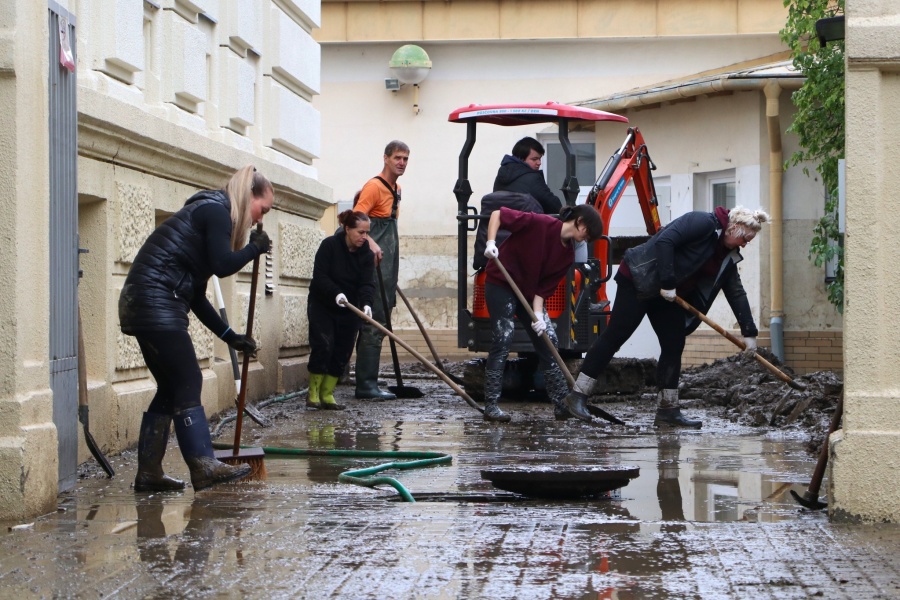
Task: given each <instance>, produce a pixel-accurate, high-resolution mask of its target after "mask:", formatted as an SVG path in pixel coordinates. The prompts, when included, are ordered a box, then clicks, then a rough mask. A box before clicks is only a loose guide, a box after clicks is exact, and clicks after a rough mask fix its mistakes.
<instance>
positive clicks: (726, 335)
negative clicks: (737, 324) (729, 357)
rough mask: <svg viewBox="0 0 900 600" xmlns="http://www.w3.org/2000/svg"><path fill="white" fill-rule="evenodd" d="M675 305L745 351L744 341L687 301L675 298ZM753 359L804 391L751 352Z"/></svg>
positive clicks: (792, 385) (779, 370) (796, 388)
mask: <svg viewBox="0 0 900 600" xmlns="http://www.w3.org/2000/svg"><path fill="white" fill-rule="evenodd" d="M675 303H676V304H678V306H680V307H681V308H683V309H684V310H686V311H688V312H689V313H691V314H692V315H694V316H695V317H697V318H698V319H700V320H701V321H703V322H704V323H706V324H707V325H709V326H710V327H712V328H713V329H715V330H716V331H718V332H719V333H720V334H722V336H723V337H724V338H725V339H727V340H728V341H729V342H731V343H732V344H734V345H735V346H737V347H738V348H740V349H741V350H746V349H747V344H745V343H744V340H742V339H740V338H738V337H736V336H735V335H734V334H732V333H731V332H729V331H725V330H724V329H723V328H722V327H721V326H720V325H719V324H718V323H716V322H715V321H713V320H712V319H710V318H709V317H707V316H706V315H704V314H703V313H702V312H700V311H699V310H697V309H696V308H694V307H693V306H691V305H690V304H689V303H688V302H687V301H685V300H684V299H683V298H681V297H680V296H675ZM753 357H754V358H755V359H756V360H758V361H759V362H760V364H762V365H763V366H764V367H765V368H767V369H768V370H769V371H771V372H772V374H773V375H775V376H776V377H778V379H780V380H782V381H783V382H785V383H787V384H788V385H789V386H791V387H792V388H794V389H795V390H800V391H803V390H805V389H806V386H805V385H803V384H802V383H798V382H796V381H794V380H793V379H791V378H790V377H789V376H788V375H787V374H785V373H784V372H783V371H782V370H781V369H779V368H778V367H776V366H775V365H773V364H772V363H770V362H769V361H767V360H766V359H765V358H763V357H762V356H760V355H759V353H758V352H753Z"/></svg>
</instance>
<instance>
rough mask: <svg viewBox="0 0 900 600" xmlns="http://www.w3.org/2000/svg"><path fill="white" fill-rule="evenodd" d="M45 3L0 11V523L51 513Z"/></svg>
mask: <svg viewBox="0 0 900 600" xmlns="http://www.w3.org/2000/svg"><path fill="white" fill-rule="evenodd" d="M47 23H48V12H47V4H46V2H35V1H34V0H9V1H7V2H4V3H3V8H2V9H0V106H2V107H3V113H4V114H3V117H2V118H0V148H2V151H0V188H2V189H3V192H4V193H3V194H0V212H2V214H3V218H2V219H0V240H2V244H3V248H4V257H3V260H2V261H0V374H2V376H0V519H24V518H29V517H32V516H35V515H39V514H43V513H47V512H50V511H52V510H54V508H55V507H56V492H57V480H58V473H57V470H58V466H57V463H58V460H57V437H56V427H55V426H54V425H53V405H52V395H51V392H50V368H49V329H48V327H49V320H50V319H49V307H50V305H49V288H50V285H49V273H48V272H49V254H48V247H49V240H48V229H49V227H48V223H49V209H48V207H49V201H48V198H49V194H50V191H49V182H48V177H49V166H48V164H49V163H48V124H47V122H48V115H47V110H48V109H47V107H48V90H47V73H48V71H47V56H48V50H47V40H48V31H47Z"/></svg>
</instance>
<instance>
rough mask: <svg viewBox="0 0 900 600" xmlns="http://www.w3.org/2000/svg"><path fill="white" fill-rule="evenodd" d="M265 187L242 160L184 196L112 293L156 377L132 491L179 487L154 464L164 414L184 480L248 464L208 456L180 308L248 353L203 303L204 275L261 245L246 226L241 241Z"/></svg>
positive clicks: (197, 379) (221, 477) (222, 476)
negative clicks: (223, 176)
mask: <svg viewBox="0 0 900 600" xmlns="http://www.w3.org/2000/svg"><path fill="white" fill-rule="evenodd" d="M273 193H274V192H273V188H272V184H271V183H270V182H269V180H268V179H267V178H266V177H265V176H263V175H262V174H261V173H258V172H257V171H256V169H255V168H254V167H253V166H246V167H244V168H242V169H241V170H239V171H238V172H237V173H235V174H234V176H232V178H231V179H230V180H229V182H228V184H227V185H226V187H225V189H224V190H214V191H212V190H207V191H202V192H198V193H197V194H194V195H193V196H192V197H191V198H189V199H188V201H187V202H186V203H185V205H184V208H182V209H181V210H179V211H178V212H177V213H175V214H174V215H172V216H171V217H169V218H168V219H166V220H165V222H163V223H162V225H160V226H159V227H157V228H156V230H155V231H154V232H153V233H152V234H150V237H149V238H147V241H146V242H144V245H143V246H141V249H140V250H139V251H138V253H137V256H136V257H135V259H134V262H133V263H132V265H131V269H130V270H129V272H128V277H127V278H126V279H125V285H124V286H123V287H122V293H121V294H120V296H119V324H120V326H121V328H122V333H125V334H127V335H132V336H134V337H135V338H137V342H138V345H139V346H140V348H141V353H142V354H143V356H144V362H146V364H147V368H148V369H150V373H151V374H152V375H153V378H154V379H156V385H157V390H156V395H155V396H154V397H153V400H152V401H151V402H150V406H149V407H148V408H147V412H145V413H144V416H143V419H142V421H141V432H140V438H139V439H138V471H137V476H136V477H135V480H134V489H135V491H138V492H148V491H154V492H155V491H168V490H180V489H183V488H184V482H182V481H179V480H177V479H173V478H171V477H169V476H167V475H166V474H165V473H163V469H162V459H163V455H165V453H166V442H167V441H168V438H169V423H170V422H171V421H172V420H174V422H175V434H176V436H177V437H178V445H179V446H180V448H181V454H182V456H183V457H184V461H185V462H186V463H187V465H188V468H189V469H190V473H191V483H192V484H193V486H194V489H196V490H199V489H202V488H205V487H209V486H211V485H214V484H216V483H223V482H226V481H235V480H238V479H241V478H243V477H246V476H247V475H248V474H249V472H250V467H249V466H248V465H240V466H230V465H227V464H225V463H222V462H220V461H218V460H216V458H215V456H214V455H213V450H212V440H211V438H210V434H209V425H208V422H207V420H206V414H205V413H204V411H203V406H202V405H201V404H200V388H201V385H202V381H203V376H202V374H201V372H200V367H199V365H198V363H197V356H196V354H195V352H194V344H193V342H192V341H191V337H190V335H189V334H188V312H193V313H194V315H196V316H197V318H198V319H199V320H200V322H201V323H203V325H205V326H206V327H207V328H208V329H209V330H210V331H212V332H213V333H214V334H216V335H217V336H218V337H219V338H221V339H222V340H223V341H225V343H227V344H228V345H229V346H231V347H232V348H234V349H236V350H239V351H241V352H250V353H255V351H256V342H254V341H253V339H251V338H249V337H247V336H244V335H240V334H238V333H235V332H234V331H232V330H231V328H230V327H228V325H226V324H225V322H224V321H222V319H221V318H220V317H219V314H218V312H217V311H216V310H215V309H214V308H213V306H212V305H211V304H210V303H209V300H207V298H206V284H207V282H208V281H209V278H210V277H211V276H213V275H216V276H218V277H227V276H229V275H233V274H234V273H236V272H238V271H239V270H240V269H241V268H242V267H243V266H244V265H246V264H247V263H248V262H250V261H252V260H253V259H254V258H256V257H258V256H259V255H261V254H262V253H264V252H267V251H268V250H269V247H270V245H271V244H270V242H269V237H268V235H266V233H265V232H257V231H255V230H254V231H251V233H250V243H249V244H245V242H244V240H245V239H246V236H247V231H248V230H249V229H250V228H251V227H252V226H253V224H255V223H258V222H261V221H262V218H263V215H265V214H266V213H267V212H269V210H271V208H272V201H273Z"/></svg>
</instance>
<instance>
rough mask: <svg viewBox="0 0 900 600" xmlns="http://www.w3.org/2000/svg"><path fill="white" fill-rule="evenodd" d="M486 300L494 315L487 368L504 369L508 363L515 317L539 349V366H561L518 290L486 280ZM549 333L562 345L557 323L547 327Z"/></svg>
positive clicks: (489, 310) (535, 348) (536, 350)
mask: <svg viewBox="0 0 900 600" xmlns="http://www.w3.org/2000/svg"><path fill="white" fill-rule="evenodd" d="M484 301H485V303H486V304H487V308H488V312H489V313H490V315H491V341H492V343H491V351H490V353H489V354H488V358H487V365H486V368H487V369H495V370H501V371H502V370H503V368H504V367H505V366H506V359H507V357H508V356H509V347H510V346H511V345H512V340H513V334H514V333H515V327H516V322H515V321H514V320H513V317H514V316H515V317H517V318H518V319H519V321H521V323H522V325H524V326H525V333H527V334H528V337H529V339H531V343H532V345H533V346H534V351H535V352H537V355H538V359H539V363H538V368H539V369H540V370H541V371H546V370H547V369H552V368H554V367H555V368H557V369H558V368H559V366H558V365H557V364H556V361H555V360H554V358H553V354H551V353H550V349H549V348H548V347H547V342H545V341H544V340H542V339H541V338H539V337H538V335H537V334H536V333H535V332H534V330H533V329H532V328H531V317H530V316H529V315H528V311H527V310H526V308H525V307H524V306H522V304H521V303H520V302H519V299H518V298H516V294H515V292H513V291H512V290H511V289H509V288H505V287H503V286H500V285H494V284H492V283H486V284H485V286H484ZM547 334H548V335H549V336H550V339H551V340H552V341H553V345H554V346H556V345H558V343H559V342H558V341H557V338H556V330H555V329H553V327H547Z"/></svg>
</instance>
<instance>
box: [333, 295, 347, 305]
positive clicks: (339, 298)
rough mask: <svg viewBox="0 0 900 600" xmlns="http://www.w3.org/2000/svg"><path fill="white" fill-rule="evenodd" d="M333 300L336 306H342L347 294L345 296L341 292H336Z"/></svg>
mask: <svg viewBox="0 0 900 600" xmlns="http://www.w3.org/2000/svg"><path fill="white" fill-rule="evenodd" d="M334 301H335V302H337V305H338V306H340V307H343V306H344V303H346V302H347V296H345V295H343V294H338V295H337V296H335V297H334Z"/></svg>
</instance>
